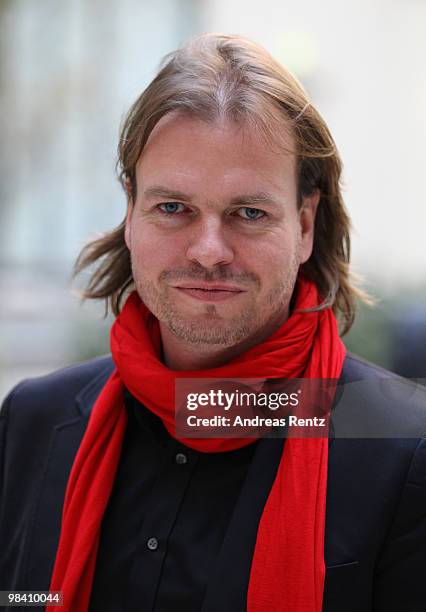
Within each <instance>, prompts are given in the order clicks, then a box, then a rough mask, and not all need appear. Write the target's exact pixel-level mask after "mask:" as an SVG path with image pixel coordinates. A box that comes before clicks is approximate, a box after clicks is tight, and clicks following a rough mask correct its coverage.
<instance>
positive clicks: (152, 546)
mask: <svg viewBox="0 0 426 612" xmlns="http://www.w3.org/2000/svg"><path fill="white" fill-rule="evenodd" d="M147 546H148V548H149V550H157V548H158V540H157V538H149V540H148V542H147Z"/></svg>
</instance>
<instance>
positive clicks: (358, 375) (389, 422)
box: [333, 353, 426, 438]
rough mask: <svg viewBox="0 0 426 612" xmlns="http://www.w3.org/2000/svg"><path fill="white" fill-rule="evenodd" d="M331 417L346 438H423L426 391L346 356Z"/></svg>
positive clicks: (352, 355)
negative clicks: (344, 432)
mask: <svg viewBox="0 0 426 612" xmlns="http://www.w3.org/2000/svg"><path fill="white" fill-rule="evenodd" d="M333 413H334V415H335V416H334V417H333V424H334V425H340V426H341V429H342V432H343V431H345V430H346V429H347V433H348V436H347V437H367V438H369V437H370V438H391V437H395V438H404V437H406V438H415V437H418V438H421V437H425V436H426V387H424V386H423V385H422V384H420V383H418V382H416V381H414V380H410V379H407V378H403V377H401V376H398V375H397V374H395V373H394V372H390V371H389V370H386V369H385V368H382V367H380V366H377V365H375V364H373V363H370V362H369V361H367V360H365V359H363V358H362V357H359V356H357V355H354V354H353V353H348V354H347V356H346V359H345V362H344V365H343V369H342V374H341V378H340V381H339V386H338V392H337V395H336V402H335V407H334V409H333ZM336 417H337V418H336ZM351 428H352V429H353V431H352V433H354V434H355V435H354V436H351V435H349V433H350V430H351ZM336 434H337V435H338V431H336ZM344 437H346V436H344Z"/></svg>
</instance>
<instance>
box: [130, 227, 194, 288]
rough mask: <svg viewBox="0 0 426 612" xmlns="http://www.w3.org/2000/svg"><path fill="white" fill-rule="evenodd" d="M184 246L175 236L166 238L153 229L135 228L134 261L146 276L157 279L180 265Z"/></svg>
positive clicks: (133, 239)
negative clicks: (166, 270) (166, 271)
mask: <svg viewBox="0 0 426 612" xmlns="http://www.w3.org/2000/svg"><path fill="white" fill-rule="evenodd" d="M182 248H183V247H182V246H181V245H179V240H177V239H176V237H175V236H173V237H171V236H164V235H162V234H161V233H160V232H157V231H155V230H154V231H153V230H152V228H149V227H145V228H143V229H138V228H137V227H134V228H133V234H132V260H133V263H134V264H136V266H137V268H138V270H139V271H140V272H142V273H143V274H144V275H145V276H150V277H155V276H158V274H159V273H160V272H161V271H162V270H164V269H167V268H170V267H173V266H174V265H178V261H179V260H180V262H181V258H182V254H181V253H182Z"/></svg>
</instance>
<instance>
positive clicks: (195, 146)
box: [136, 113, 296, 192]
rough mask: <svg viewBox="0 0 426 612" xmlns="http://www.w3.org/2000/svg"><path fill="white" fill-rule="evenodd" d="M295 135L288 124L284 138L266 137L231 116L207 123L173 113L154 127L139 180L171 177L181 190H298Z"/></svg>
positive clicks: (147, 183)
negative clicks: (273, 139)
mask: <svg viewBox="0 0 426 612" xmlns="http://www.w3.org/2000/svg"><path fill="white" fill-rule="evenodd" d="M294 150H295V147H294V142H293V138H292V136H291V134H290V132H289V130H288V129H287V128H286V127H283V129H282V131H281V133H280V134H279V138H278V137H277V139H276V140H275V141H274V142H267V141H266V139H265V137H264V136H262V135H261V134H260V133H259V131H258V130H256V129H255V128H254V127H253V126H250V125H249V124H248V123H247V122H245V123H241V124H240V123H238V124H237V123H236V122H234V121H231V120H229V119H223V120H222V119H221V120H217V121H215V122H206V121H204V120H201V119H199V118H195V117H189V116H184V115H181V114H175V113H170V114H168V115H165V116H164V117H162V118H161V119H160V121H159V122H158V123H157V125H156V126H155V127H154V129H153V131H152V132H151V134H150V136H149V138H148V141H147V143H146V144H145V147H144V149H143V151H142V154H141V156H140V158H139V160H138V163H137V166H136V171H137V180H138V183H142V184H144V186H145V187H146V186H148V187H149V186H150V183H153V182H155V183H158V181H160V180H161V181H167V182H168V185H166V186H169V187H172V188H175V189H180V188H182V189H183V188H188V184H190V185H191V186H192V187H193V188H194V189H199V188H200V189H206V188H213V189H214V191H216V190H219V187H220V188H221V189H230V190H231V191H232V190H233V189H234V188H235V189H238V188H239V187H241V183H244V185H245V186H246V187H250V186H252V187H254V188H257V189H259V188H266V187H269V189H275V190H278V191H282V190H283V189H285V190H286V191H287V192H288V191H294V189H295V185H296V157H295V154H294Z"/></svg>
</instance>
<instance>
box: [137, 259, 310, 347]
mask: <svg viewBox="0 0 426 612" xmlns="http://www.w3.org/2000/svg"><path fill="white" fill-rule="evenodd" d="M299 265H300V262H299V256H298V250H297V251H296V253H294V256H293V258H292V261H291V263H290V265H289V267H288V269H287V274H286V276H285V277H281V278H280V279H279V280H278V282H277V284H276V285H275V286H274V287H273V288H272V290H271V291H270V292H269V294H268V295H267V297H266V299H265V301H264V302H263V300H262V303H261V304H260V305H259V304H258V302H257V301H256V300H255V298H253V300H252V302H251V303H249V304H247V305H246V306H245V307H244V308H243V310H242V311H241V312H240V313H238V314H237V315H234V316H233V317H232V318H231V319H229V320H224V319H223V318H221V317H220V315H219V314H218V312H217V309H216V305H215V304H213V303H212V304H208V303H207V304H204V311H203V313H202V315H198V317H197V318H194V317H192V318H191V317H190V316H183V315H182V313H181V312H180V310H179V308H178V307H177V306H176V303H175V302H174V301H173V300H172V299H171V297H170V291H171V289H170V287H169V286H168V285H166V284H164V285H163V287H162V289H161V291H158V289H157V288H156V286H155V285H154V283H153V282H152V281H150V280H148V279H144V278H143V277H142V276H141V275H139V274H135V270H134V269H133V264H132V269H133V278H134V279H135V287H136V290H137V292H138V294H139V297H140V298H141V300H142V301H143V302H144V304H145V306H146V307H147V308H148V309H149V310H150V311H151V312H152V313H153V314H154V315H155V317H157V319H158V320H159V321H161V322H162V323H164V324H165V325H166V326H167V327H168V329H169V330H170V331H171V332H172V334H173V335H174V336H175V337H176V338H177V339H179V340H182V341H184V342H187V343H188V344H192V345H216V346H223V347H226V346H234V345H236V344H238V343H240V342H243V341H244V340H246V339H247V338H249V337H250V336H252V335H254V334H256V332H258V331H259V330H261V329H262V327H264V326H266V325H267V324H268V323H269V322H270V321H271V320H272V319H277V320H279V317H280V313H283V312H285V311H286V309H287V308H288V305H289V303H290V300H291V296H292V294H293V290H294V285H295V282H296V278H297V273H298V270H299Z"/></svg>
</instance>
